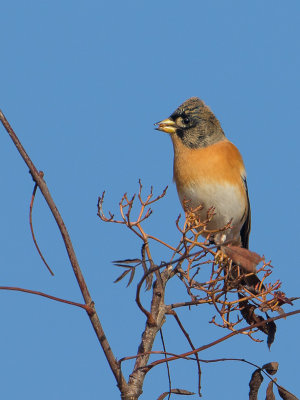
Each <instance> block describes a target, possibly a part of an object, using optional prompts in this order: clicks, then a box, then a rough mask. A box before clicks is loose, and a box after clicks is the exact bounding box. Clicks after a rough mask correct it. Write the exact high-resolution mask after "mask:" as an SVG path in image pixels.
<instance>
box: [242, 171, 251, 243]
mask: <svg viewBox="0 0 300 400" xmlns="http://www.w3.org/2000/svg"><path fill="white" fill-rule="evenodd" d="M242 179H243V183H244V186H245V190H246V195H247V202H248V212H247V217H246V219H245V222H244V225H243V226H242V229H241V232H240V235H241V242H242V247H244V248H245V249H248V248H249V235H250V230H251V209H250V201H249V194H248V186H247V180H246V177H242Z"/></svg>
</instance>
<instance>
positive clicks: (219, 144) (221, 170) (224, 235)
mask: <svg viewBox="0 0 300 400" xmlns="http://www.w3.org/2000/svg"><path fill="white" fill-rule="evenodd" d="M155 125H157V128H156V129H158V130H160V131H163V132H167V133H169V134H170V136H171V139H172V142H173V148H174V181H175V183H176V187H177V192H178V196H179V199H180V201H181V204H182V206H183V208H184V203H185V202H186V201H187V202H188V205H189V208H191V209H196V208H197V207H199V206H200V205H201V206H203V208H202V209H199V211H198V215H199V217H200V220H202V221H205V220H206V219H207V212H208V210H209V209H211V208H212V207H213V208H214V213H215V215H214V216H213V218H212V219H211V221H210V222H209V223H208V225H207V229H208V230H214V231H215V230H221V229H222V228H224V227H225V226H226V225H227V224H228V225H230V228H228V229H226V230H223V231H221V232H218V233H215V234H214V235H213V242H214V243H215V244H216V245H217V246H219V247H220V246H221V245H222V244H224V243H225V242H226V243H225V244H228V243H230V244H232V245H235V246H239V247H243V248H245V249H248V246H249V234H250V228H251V212H250V203H249V196H248V188H247V181H246V171H245V166H244V163H243V159H242V156H241V154H240V152H239V151H238V149H237V148H236V147H235V145H234V144H233V143H231V142H230V141H229V140H228V139H227V138H226V137H225V134H224V132H223V130H222V128H221V125H220V122H219V121H218V119H217V118H216V117H215V115H214V114H213V112H212V111H211V110H210V108H209V107H208V106H207V105H206V104H205V103H204V102H203V101H202V100H200V99H199V98H198V97H191V98H190V99H188V100H186V101H185V102H184V103H183V104H181V106H179V107H178V108H177V110H175V111H174V112H173V114H171V116H170V117H169V118H167V119H165V120H163V121H161V122H158V123H156V124H155ZM206 236H207V233H206ZM259 283H260V280H259V278H258V277H257V276H256V275H255V274H253V275H250V276H247V278H245V280H244V284H246V285H247V286H249V287H252V288H254V287H257V285H258V284H259ZM262 287H263V288H264V286H263V285H262Z"/></svg>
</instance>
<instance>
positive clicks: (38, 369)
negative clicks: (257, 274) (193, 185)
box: [0, 0, 300, 400]
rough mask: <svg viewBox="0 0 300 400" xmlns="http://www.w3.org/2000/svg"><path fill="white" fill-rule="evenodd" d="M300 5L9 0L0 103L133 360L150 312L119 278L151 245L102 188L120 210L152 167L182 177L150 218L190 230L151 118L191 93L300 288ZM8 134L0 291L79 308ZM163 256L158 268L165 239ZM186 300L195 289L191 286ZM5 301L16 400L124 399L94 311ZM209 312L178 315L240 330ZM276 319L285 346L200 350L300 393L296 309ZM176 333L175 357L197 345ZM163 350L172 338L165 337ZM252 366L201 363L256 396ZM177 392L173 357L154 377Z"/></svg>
mask: <svg viewBox="0 0 300 400" xmlns="http://www.w3.org/2000/svg"><path fill="white" fill-rule="evenodd" d="M246 3H247V4H246ZM299 16H300V3H299V1H296V0H294V1H293V0H291V1H289V2H285V3H284V4H283V2H282V1H277V0H266V1H263V2H262V1H261V0H254V1H251V2H242V1H230V0H227V1H224V0H218V1H217V0H216V1H210V2H205V1H201V0H190V1H186V2H183V1H177V0H165V1H151V2H145V1H131V0H129V1H126V2H125V1H118V2H116V1H110V2H108V1H107V2H104V1H96V0H90V1H85V2H82V1H78V0H72V1H71V0H65V1H62V2H61V1H57V0H53V1H30V0H29V1H26V2H25V1H9V2H8V1H7V2H2V5H1V25H0V35H1V64H0V65H1V66H0V71H1V102H0V108H1V109H2V110H3V111H4V113H5V114H6V116H7V118H8V119H9V121H10V122H11V124H12V125H13V127H14V128H15V130H16V132H17V134H18V135H19V137H20V139H21V141H22V142H23V144H24V146H25V148H26V150H27V151H28V153H29V154H30V156H31V157H32V159H33V161H34V162H35V163H36V166H37V167H38V168H39V169H41V170H43V171H44V172H45V180H46V182H47V183H48V185H49V188H50V190H51V193H52V195H53V197H54V200H55V201H56V202H57V205H58V207H59V209H60V211H61V213H62V216H63V217H64V219H65V223H66V225H67V227H68V228H69V232H70V234H71V237H72V239H73V243H74V246H75V249H76V251H77V255H78V259H79V262H80V264H81V267H82V270H83V272H84V275H85V277H86V280H87V283H88V285H89V287H90V291H91V293H92V296H93V299H94V300H95V303H96V307H97V310H98V312H99V315H100V318H101V320H102V321H103V325H104V328H105V331H106V333H107V336H108V338H109V340H110V342H111V346H112V348H113V351H114V352H115V354H116V356H117V357H118V358H121V357H123V356H125V355H133V354H135V353H136V351H137V343H138V341H139V339H140V335H141V333H142V329H143V328H144V318H143V316H142V315H141V313H140V311H139V310H138V309H137V307H136V305H135V302H134V298H135V290H134V286H133V287H131V288H129V289H126V288H125V283H124V282H122V283H120V284H118V285H115V284H113V280H114V279H115V278H116V277H117V276H118V274H119V273H120V271H119V270H116V269H115V268H114V267H113V266H112V264H111V261H112V260H114V259H120V258H121V259H122V258H133V257H136V256H138V255H139V243H138V242H137V241H136V239H135V238H134V237H133V236H132V235H131V234H130V233H128V232H126V230H125V229H124V228H122V227H117V226H109V225H107V224H103V223H100V222H99V220H98V218H97V216H96V212H97V209H96V203H97V196H98V195H99V194H100V193H101V192H102V191H103V190H104V189H105V190H106V191H107V198H106V207H107V208H109V209H111V210H112V211H114V210H117V207H118V202H119V200H120V197H121V196H122V194H123V193H124V192H125V191H127V192H129V193H133V192H135V191H136V189H137V181H138V179H139V178H141V179H142V181H143V183H144V186H145V189H146V188H149V186H150V185H151V184H152V185H154V188H155V191H157V192H159V191H160V190H161V189H162V188H163V187H165V186H166V185H169V191H168V194H167V196H166V197H165V198H164V199H163V200H162V201H161V203H160V204H158V205H157V207H156V208H155V213H154V215H153V217H152V222H151V223H150V224H149V229H151V232H153V233H160V236H161V237H162V238H163V239H166V240H169V241H171V242H172V240H173V241H175V239H176V238H177V233H176V230H175V227H174V221H175V219H176V217H177V215H178V214H179V213H180V212H181V208H180V204H179V201H178V199H177V194H176V190H175V187H174V185H173V183H172V146H171V142H170V140H169V138H168V137H167V135H165V134H162V133H158V132H157V131H154V129H153V123H154V122H156V121H158V120H160V119H162V118H165V117H167V116H168V115H169V114H170V113H171V112H172V111H173V110H174V109H175V108H176V107H177V106H178V105H179V104H180V103H181V102H183V101H184V100H186V99H187V98H188V97H191V96H198V97H200V98H202V99H203V100H204V101H205V102H206V103H207V104H208V105H209V106H210V107H211V108H212V110H213V111H214V112H215V114H216V116H217V117H218V118H219V119H220V121H221V124H222V126H223V129H224V131H225V133H226V135H227V136H228V138H229V139H230V140H232V141H233V142H234V143H235V144H236V145H237V146H238V147H239V149H240V151H241V153H242V154H243V157H244V161H245V164H246V168H247V172H248V185H249V191H250V200H251V206H252V233H251V238H250V247H251V249H252V250H254V251H257V252H258V253H260V254H264V255H265V256H266V258H267V259H272V264H273V265H274V267H275V270H274V274H273V276H274V279H275V278H276V279H281V280H282V281H283V282H284V283H283V287H282V290H283V291H284V292H286V294H287V295H288V296H299V280H300V272H299V265H298V264H299V260H298V259H299V256H298V246H299V228H298V226H299V210H298V208H299V176H298V174H299V166H300V165H299V164H300V163H299V144H300V141H299V118H298V116H299V109H300V102H299V92H300V84H299V82H300V81H299V71H300V48H299V47H300V45H299V35H300V17H299ZM0 133H1V134H0V146H1V157H0V168H1V171H2V173H1V187H2V196H1V208H0V218H1V238H0V239H1V252H0V263H1V285H11V286H20V287H24V288H29V289H34V290H40V291H44V292H47V293H50V294H52V295H54V296H59V297H63V298H67V299H70V300H74V301H81V296H80V292H79V289H78V288H77V286H76V282H75V279H74V277H73V273H72V271H71V268H70V265H69V262H68V260H67V257H66V252H65V249H64V247H63V244H62V241H61V239H60V237H59V234H58V230H57V228H56V225H55V223H54V221H53V218H52V216H51V215H50V212H49V211H48V209H47V207H46V205H45V202H44V200H43V199H42V197H41V196H40V195H38V196H37V202H36V206H35V209H34V223H35V230H36V235H37V237H38V241H39V244H40V247H41V248H42V250H43V253H44V255H45V257H46V259H47V260H48V262H49V263H50V265H51V267H52V268H53V269H54V271H55V277H54V278H52V277H51V276H50V275H49V274H48V273H47V271H46V269H45V268H44V266H43V265H42V263H41V261H40V258H39V256H38V255H37V253H36V251H35V249H34V246H33V243H32V240H31V237H30V233H29V226H28V208H29V201H30V196H31V191H32V186H33V185H32V181H31V178H30V176H29V174H28V171H27V168H26V167H25V164H24V163H23V161H22V160H21V159H20V157H19V155H18V154H17V152H16V149H15V148H14V146H13V145H12V143H11V142H10V140H9V138H8V136H7V134H6V133H5V132H4V130H3V129H2V128H0ZM156 256H157V260H156V261H159V260H160V257H161V253H160V252H159V250H157V253H156ZM135 282H136V281H135ZM172 290H175V287H173V289H172ZM172 290H171V292H170V294H169V296H170V297H169V298H171V297H172V296H173V295H174V294H175V293H174V292H173V293H172ZM176 293H177V295H178V296H180V298H182V299H184V298H185V293H184V291H183V290H182V292H180V291H179V292H178V290H177V291H176ZM178 293H179V294H178ZM0 298H1V331H0V338H1V340H0V343H1V346H0V349H1V364H0V375H1V377H2V379H1V395H2V397H3V398H4V399H7V400H10V399H13V400H14V399H19V398H24V399H26V398H28V399H29V398H30V399H32V400H35V399H40V398H43V399H44V400H65V399H73V400H79V399H83V398H86V399H89V400H96V399H99V398H109V399H117V398H119V396H118V390H117V389H116V385H115V382H114V379H113V376H112V374H111V372H110V370H109V368H108V366H107V365H106V361H105V359H104V356H103V354H102V351H101V349H100V348H99V346H98V344H97V340H96V337H95V335H94V332H93V330H92V328H91V325H90V323H89V320H88V318H87V316H86V315H85V314H84V312H83V311H81V310H79V309H76V308H72V307H71V306H68V305H64V304H59V303H55V302H52V301H49V300H46V299H43V298H39V297H35V296H32V295H26V294H22V293H12V292H4V291H2V292H0ZM296 308H297V304H295V306H294V307H286V310H287V311H292V310H294V309H296ZM211 313H212V311H211V310H208V311H207V310H206V311H202V310H201V308H200V307H199V308H197V309H196V310H195V312H190V313H189V312H187V311H186V313H183V312H181V313H180V315H181V316H182V319H183V321H184V324H185V327H186V328H187V329H188V330H189V331H190V333H191V337H192V340H193V342H194V344H195V345H196V346H200V345H202V344H206V343H209V342H211V341H212V340H214V339H217V338H219V337H221V336H223V335H224V334H225V333H226V332H225V331H224V330H221V329H218V328H216V327H212V326H211V325H208V323H207V321H208V320H209V318H210V316H211ZM277 327H278V330H277V337H276V341H275V343H274V344H273V346H272V349H271V352H270V351H269V350H268V348H267V345H266V343H265V342H264V343H253V342H251V341H250V340H249V339H248V338H247V337H245V336H241V337H238V338H234V339H231V340H230V341H228V342H227V343H223V344H220V345H218V346H217V347H215V348H213V349H211V350H209V351H206V352H203V353H201V357H202V358H207V359H210V358H217V357H229V356H234V357H244V358H247V359H248V360H249V361H252V362H255V363H258V364H264V363H266V362H268V361H278V362H279V372H278V374H277V377H278V380H279V383H280V384H282V385H283V386H285V387H286V388H287V389H289V390H290V391H292V392H293V393H294V394H296V395H299V393H300V382H299V379H298V378H296V376H295V373H294V371H295V370H296V369H297V370H298V358H299V352H298V340H299V338H298V337H299V328H300V323H299V317H292V318H290V319H287V320H286V321H284V320H281V321H279V322H278V324H277ZM164 329H165V336H166V341H167V348H168V350H169V351H180V352H183V351H185V350H187V349H188V346H187V344H186V342H185V340H184V339H183V338H182V337H181V333H180V332H179V330H178V328H177V326H176V325H175V324H174V322H173V321H172V320H171V319H170V321H168V323H167V324H165V328H164ZM121 335H122V337H121ZM261 338H263V339H264V337H261ZM155 349H156V350H159V349H161V344H160V342H159V341H157V342H156V343H155ZM171 371H172V376H173V378H172V381H173V385H174V387H181V388H185V389H188V390H192V391H196V369H195V366H194V365H193V364H192V363H188V362H184V361H181V362H178V363H173V365H172V366H171ZM252 371H253V369H251V368H250V367H248V366H246V365H242V364H238V365H237V364H234V363H227V364H225V363H222V364H219V365H204V366H203V391H202V392H203V396H204V397H203V398H205V399H216V398H220V396H221V395H222V396H223V397H222V398H226V399H227V398H228V399H229V398H234V399H246V398H247V394H248V386H247V385H248V381H249V377H250V375H251V373H252ZM127 372H128V370H127V368H125V373H127ZM216 382H218V384H216ZM265 385H266V384H265ZM167 388H168V386H167V378H166V371H165V368H164V367H161V368H158V369H157V371H155V370H153V371H152V372H150V373H149V374H148V376H147V378H146V381H145V387H144V395H143V397H142V398H143V399H147V400H148V399H149V400H152V399H154V398H157V397H158V396H159V394H160V393H162V392H163V391H165V390H167ZM226 392H228V394H225V395H224V393H226ZM229 393H230V394H229ZM174 398H175V396H174ZM182 398H184V396H182ZM189 398H191V397H189ZM193 398H196V396H195V397H193ZM263 398H264V394H263V393H261V399H263Z"/></svg>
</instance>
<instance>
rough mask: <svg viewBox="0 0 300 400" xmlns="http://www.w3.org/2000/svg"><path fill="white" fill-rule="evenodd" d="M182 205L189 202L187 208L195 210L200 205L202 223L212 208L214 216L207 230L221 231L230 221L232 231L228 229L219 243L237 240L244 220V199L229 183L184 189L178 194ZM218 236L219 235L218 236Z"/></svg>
mask: <svg viewBox="0 0 300 400" xmlns="http://www.w3.org/2000/svg"><path fill="white" fill-rule="evenodd" d="M179 198H180V201H181V203H182V204H183V201H184V200H190V201H191V203H190V205H189V207H192V208H196V207H198V206H199V205H200V204H201V205H202V206H203V209H202V210H201V211H199V216H200V219H201V220H202V221H204V220H205V219H206V218H207V211H208V210H209V209H210V208H211V207H214V209H215V216H214V217H213V219H212V221H211V222H210V223H209V224H208V225H207V229H210V230H215V229H221V228H223V227H224V226H225V225H226V224H228V223H229V222H230V221H231V226H232V229H229V230H228V231H227V232H226V233H225V236H224V235H222V236H223V237H222V239H221V240H220V241H224V240H228V239H239V235H240V230H241V228H242V225H243V223H244V220H245V207H244V199H243V198H242V195H241V193H240V191H239V190H238V189H237V188H236V187H235V186H233V185H230V184H229V183H222V184H214V185H212V184H201V185H199V184H198V185H197V184H194V185H190V186H189V187H185V189H184V190H183V191H181V192H180V193H179ZM219 236H220V235H219Z"/></svg>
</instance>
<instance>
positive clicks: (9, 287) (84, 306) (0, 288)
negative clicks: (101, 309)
mask: <svg viewBox="0 0 300 400" xmlns="http://www.w3.org/2000/svg"><path fill="white" fill-rule="evenodd" d="M0 290H14V291H16V292H24V293H30V294H36V295H37V296H42V297H46V298H47V299H50V300H55V301H59V302H61V303H66V304H70V305H71V306H76V307H80V308H83V309H84V310H85V311H86V312H87V313H88V314H92V313H93V308H92V307H90V306H89V305H88V304H81V303H76V302H75V301H70V300H65V299H61V298H60V297H55V296H51V295H50V294H47V293H43V292H37V291H36V290H31V289H23V288H19V287H12V286H0Z"/></svg>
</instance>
